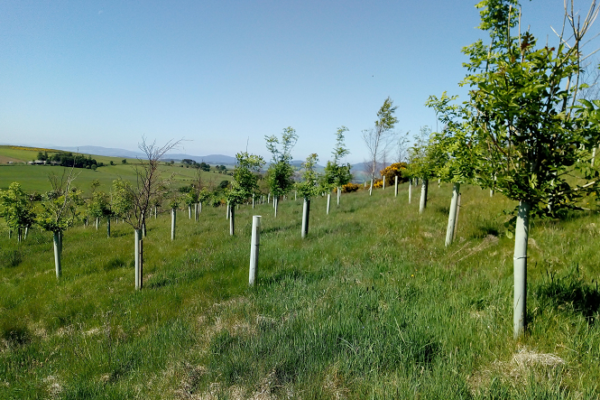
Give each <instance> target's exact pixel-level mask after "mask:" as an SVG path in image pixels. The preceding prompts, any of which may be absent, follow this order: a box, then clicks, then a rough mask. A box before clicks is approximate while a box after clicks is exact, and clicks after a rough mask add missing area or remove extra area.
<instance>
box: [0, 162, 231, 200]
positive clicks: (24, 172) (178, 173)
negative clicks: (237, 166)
mask: <svg viewBox="0 0 600 400" xmlns="http://www.w3.org/2000/svg"><path fill="white" fill-rule="evenodd" d="M65 170H66V171H67V174H68V170H69V168H64V167H59V166H49V165H11V166H2V167H0V189H3V190H5V189H7V188H8V186H9V185H10V184H11V183H12V182H19V183H21V185H22V187H23V189H24V190H26V191H34V190H37V191H39V192H44V191H48V190H50V189H51V186H50V181H49V180H48V176H49V175H50V174H52V173H54V174H56V175H58V176H61V175H62V174H63V171H65ZM196 171H197V170H196V169H193V168H180V167H176V166H172V167H170V166H160V172H161V174H162V176H163V177H168V176H170V175H173V178H174V181H175V183H176V184H177V185H179V186H183V185H184V184H189V183H192V182H194V181H195V180H196ZM75 173H76V174H77V179H76V180H75V182H74V185H75V186H76V187H77V188H79V189H81V190H83V191H84V192H85V193H88V194H89V192H90V188H91V184H92V181H93V180H96V179H97V180H98V181H99V182H100V187H99V190H104V191H109V190H110V186H111V185H112V182H113V181H114V180H115V179H119V178H121V179H124V180H129V181H131V182H134V181H135V179H136V175H135V169H134V165H132V164H118V165H107V166H104V167H100V168H98V169H97V170H96V171H94V170H91V169H85V168H76V169H75ZM202 179H203V181H204V182H206V183H208V182H210V181H211V180H212V181H213V183H214V184H215V185H218V184H219V182H221V181H223V180H228V181H230V180H231V179H232V178H231V176H229V175H222V174H216V173H213V172H204V171H202Z"/></svg>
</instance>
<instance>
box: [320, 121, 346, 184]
mask: <svg viewBox="0 0 600 400" xmlns="http://www.w3.org/2000/svg"><path fill="white" fill-rule="evenodd" d="M347 131H348V128H346V127H345V126H342V127H340V128H338V130H337V132H336V144H335V147H334V149H333V152H332V155H333V160H331V161H327V165H326V166H325V173H324V174H323V176H322V179H321V186H323V188H325V189H328V190H331V189H332V188H334V187H337V188H340V187H341V186H343V185H345V184H347V183H349V182H350V181H351V180H352V174H351V173H350V169H351V168H352V167H351V165H350V164H349V163H346V164H343V163H342V162H341V161H342V159H343V158H344V157H346V156H347V155H348V154H350V151H349V150H348V149H347V148H346V147H345V143H344V132H347Z"/></svg>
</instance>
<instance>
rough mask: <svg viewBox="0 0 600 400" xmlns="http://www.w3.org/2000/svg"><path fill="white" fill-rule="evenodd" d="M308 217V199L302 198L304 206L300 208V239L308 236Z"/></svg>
mask: <svg viewBox="0 0 600 400" xmlns="http://www.w3.org/2000/svg"><path fill="white" fill-rule="evenodd" d="M309 217H310V199H309V198H306V197H305V198H304V206H303V207H302V238H305V237H306V235H308V221H309Z"/></svg>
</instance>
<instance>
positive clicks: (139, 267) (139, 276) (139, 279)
mask: <svg viewBox="0 0 600 400" xmlns="http://www.w3.org/2000/svg"><path fill="white" fill-rule="evenodd" d="M134 240H135V243H134V249H135V289H136V290H140V289H142V286H143V282H144V241H143V240H142V230H141V229H135V231H134Z"/></svg>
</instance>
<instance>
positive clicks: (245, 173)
mask: <svg viewBox="0 0 600 400" xmlns="http://www.w3.org/2000/svg"><path fill="white" fill-rule="evenodd" d="M235 158H236V166H235V168H234V170H233V179H234V181H233V183H232V185H231V189H230V190H229V192H228V193H227V202H228V204H231V207H230V211H229V212H230V213H231V214H230V216H229V234H230V235H231V236H233V235H234V234H235V211H234V210H235V206H236V205H239V204H240V203H243V202H244V201H246V200H247V199H248V198H250V197H252V196H253V195H254V194H255V193H256V192H257V191H258V172H259V171H260V169H261V168H262V166H263V165H264V164H265V161H264V160H263V158H262V157H261V156H257V155H254V154H248V152H240V153H237V154H236V155H235ZM274 200H275V199H274Z"/></svg>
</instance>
